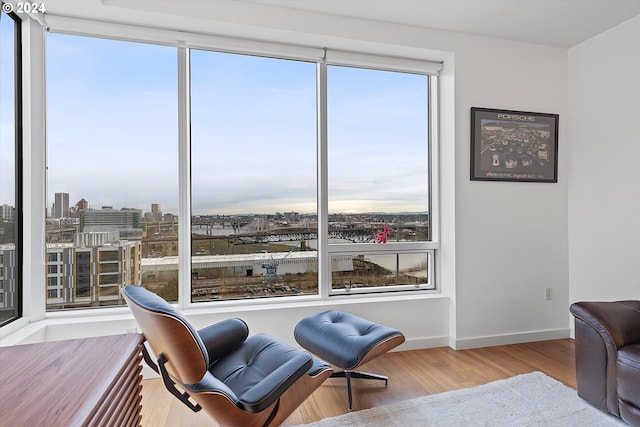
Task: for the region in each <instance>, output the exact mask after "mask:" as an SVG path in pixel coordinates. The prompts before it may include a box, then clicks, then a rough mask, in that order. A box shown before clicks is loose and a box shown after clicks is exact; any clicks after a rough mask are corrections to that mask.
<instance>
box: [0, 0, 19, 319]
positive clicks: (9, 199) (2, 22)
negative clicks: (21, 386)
mask: <svg viewBox="0 0 640 427" xmlns="http://www.w3.org/2000/svg"><path fill="white" fill-rule="evenodd" d="M1 4H2V2H0V5H1ZM2 9H3V10H4V8H2ZM20 29H21V22H20V19H19V18H18V17H17V16H16V15H15V14H13V13H11V14H6V13H5V12H0V76H2V78H0V326H1V325H4V324H6V323H8V322H11V321H13V320H15V319H17V318H19V317H20V316H21V315H22V164H21V161H20V159H21V155H20V153H21V151H22V102H21V100H22V85H21V78H22V77H21V73H22V72H21V65H22V64H21V63H22V60H21V31H20Z"/></svg>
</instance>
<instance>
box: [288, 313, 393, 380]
mask: <svg viewBox="0 0 640 427" xmlns="http://www.w3.org/2000/svg"><path fill="white" fill-rule="evenodd" d="M399 335H401V333H400V332H399V331H398V330H396V329H393V328H389V327H387V326H383V325H379V324H377V323H374V322H371V321H369V320H366V319H363V318H361V317H358V316H354V315H353V314H349V313H345V312H342V311H336V310H331V311H326V312H324V313H319V314H316V315H313V316H309V317H306V318H304V319H302V320H301V321H300V322H299V323H298V324H297V325H296V327H295V330H294V336H295V339H296V341H297V342H298V343H299V344H300V345H301V346H302V347H304V348H306V349H307V350H309V351H310V352H311V353H313V354H316V355H318V356H319V357H321V358H323V359H325V360H326V361H327V362H329V363H331V364H333V365H334V366H338V367H340V368H342V369H346V370H350V369H354V368H355V367H357V366H358V365H359V364H360V362H361V361H362V359H363V358H364V357H365V356H366V355H367V353H369V352H370V351H371V350H372V349H373V348H374V347H376V346H377V345H379V344H380V343H382V342H384V341H386V340H387V339H389V338H391V337H395V336H399Z"/></svg>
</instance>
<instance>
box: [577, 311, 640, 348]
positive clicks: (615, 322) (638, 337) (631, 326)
mask: <svg viewBox="0 0 640 427" xmlns="http://www.w3.org/2000/svg"><path fill="white" fill-rule="evenodd" d="M570 311H571V313H572V314H573V316H574V317H576V318H577V319H580V320H582V321H583V322H585V323H586V324H587V325H589V326H591V327H592V328H593V329H594V330H596V331H597V332H598V333H599V334H600V336H601V337H602V339H603V340H604V341H605V343H606V344H607V346H609V345H613V346H614V347H615V349H618V348H620V347H624V346H625V345H629V344H637V343H640V301H612V302H577V303H574V304H572V305H571V307H570Z"/></svg>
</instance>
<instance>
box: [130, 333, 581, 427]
mask: <svg viewBox="0 0 640 427" xmlns="http://www.w3.org/2000/svg"><path fill="white" fill-rule="evenodd" d="M361 370H363V371H370V372H375V373H379V374H382V375H387V376H388V377H389V386H388V387H386V388H385V386H384V383H383V382H382V381H374V380H358V379H355V380H353V381H352V384H353V410H358V409H366V408H371V407H374V406H380V405H388V404H391V403H395V402H398V401H400V400H404V399H411V398H414V397H419V396H424V395H428V394H434V393H441V392H444V391H449V390H456V389H460V388H466V387H473V386H476V385H480V384H485V383H488V382H491V381H495V380H499V379H504V378H508V377H511V376H514V375H518V374H524V373H528V372H533V371H541V372H544V373H546V374H547V375H549V376H550V377H553V378H555V379H556V380H558V381H560V382H562V383H564V384H565V385H567V386H569V387H572V388H574V389H575V387H576V375H575V353H574V341H573V340H572V339H561V340H552V341H541V342H535V343H526V344H514V345H506V346H496V347H486V348H478V349H472V350H459V351H455V350H452V349H451V348H449V347H440V348H431V349H424V350H412V351H401V352H400V351H399V352H392V353H387V354H385V355H383V356H380V357H379V358H377V359H375V360H373V361H371V362H369V363H367V364H366V365H365V366H363V369H361ZM142 396H143V398H142V425H143V426H145V427H163V426H166V427H169V426H171V427H173V426H181V427H196V426H197V427H200V426H215V425H216V423H215V422H213V421H212V420H211V419H210V418H209V417H208V416H207V415H206V414H205V413H204V412H203V411H200V412H198V413H193V412H191V411H190V410H189V409H188V408H186V407H185V406H184V405H183V404H182V403H180V402H179V401H178V400H177V399H176V398H175V397H173V396H172V395H170V394H169V392H167V391H166V390H165V389H164V385H163V384H162V381H161V380H160V379H149V380H143V389H142ZM347 412H348V409H347V387H346V382H345V379H343V378H330V379H328V380H327V381H326V382H325V383H324V384H323V385H321V386H320V388H318V389H317V390H316V392H315V393H314V394H313V395H312V396H311V397H310V398H309V399H307V400H306V401H305V403H303V404H302V406H300V408H298V410H297V411H296V412H294V413H293V414H292V415H291V416H290V417H289V418H288V419H287V420H286V422H285V423H284V424H283V426H285V427H286V426H294V425H297V424H304V423H309V422H313V421H317V420H319V419H321V418H325V417H332V416H335V415H341V414H345V413H347Z"/></svg>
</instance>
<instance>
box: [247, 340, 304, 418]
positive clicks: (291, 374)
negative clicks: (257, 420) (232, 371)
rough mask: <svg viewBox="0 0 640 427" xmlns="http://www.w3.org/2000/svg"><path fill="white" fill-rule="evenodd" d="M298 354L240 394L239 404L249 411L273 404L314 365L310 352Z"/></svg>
mask: <svg viewBox="0 0 640 427" xmlns="http://www.w3.org/2000/svg"><path fill="white" fill-rule="evenodd" d="M297 353H298V354H297V355H296V356H294V357H292V358H291V359H289V360H288V361H286V362H285V363H284V364H282V365H281V366H280V367H279V368H277V369H276V370H274V371H273V372H271V373H270V374H269V375H268V376H266V377H265V378H264V379H262V381H260V382H259V383H257V384H255V385H254V386H253V387H251V388H249V389H248V390H247V391H246V392H244V393H243V394H242V396H238V400H239V404H240V405H241V407H242V408H243V409H244V410H245V411H248V412H254V413H255V412H260V411H262V410H264V409H266V408H268V407H269V406H270V405H271V404H273V403H274V402H275V401H276V400H278V398H280V396H281V395H282V394H283V393H284V392H285V391H287V390H288V389H289V387H291V385H292V384H293V383H294V382H296V381H297V380H298V379H299V378H300V377H302V376H303V375H305V374H306V373H307V371H308V370H309V369H310V368H311V367H312V366H313V359H312V357H311V355H310V354H309V353H306V352H302V351H299V352H297Z"/></svg>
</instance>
